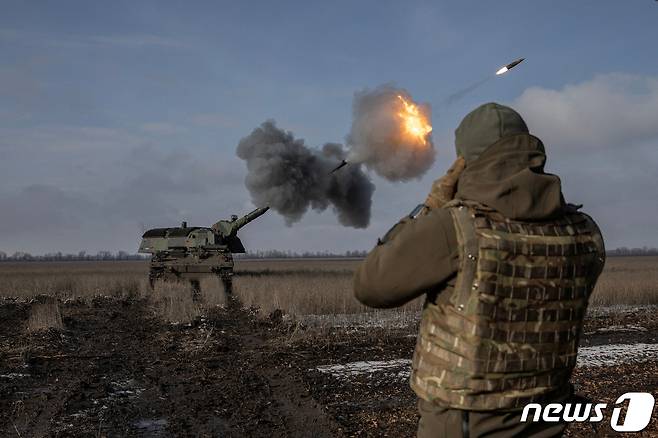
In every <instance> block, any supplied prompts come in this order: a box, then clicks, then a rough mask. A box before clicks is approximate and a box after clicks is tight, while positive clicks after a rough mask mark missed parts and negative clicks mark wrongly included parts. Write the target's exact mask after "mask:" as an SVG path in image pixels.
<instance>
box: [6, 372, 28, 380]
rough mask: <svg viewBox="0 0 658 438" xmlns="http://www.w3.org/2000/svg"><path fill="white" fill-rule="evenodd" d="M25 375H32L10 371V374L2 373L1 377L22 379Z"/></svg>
mask: <svg viewBox="0 0 658 438" xmlns="http://www.w3.org/2000/svg"><path fill="white" fill-rule="evenodd" d="M24 377H30V375H29V374H23V373H9V374H0V379H9V380H13V379H22V378H24Z"/></svg>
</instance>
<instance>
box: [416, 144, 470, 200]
mask: <svg viewBox="0 0 658 438" xmlns="http://www.w3.org/2000/svg"><path fill="white" fill-rule="evenodd" d="M464 167H466V161H465V160H464V158H463V157H457V159H456V160H455V162H454V163H453V164H452V166H450V169H448V171H447V172H446V174H445V175H443V176H442V177H441V178H439V179H437V180H436V181H434V183H433V184H432V189H431V190H430V193H429V195H427V199H425V205H426V206H427V207H428V208H429V209H433V208H441V207H442V206H444V205H445V204H447V203H448V202H450V201H451V200H452V198H454V196H455V188H456V185H457V180H458V179H459V175H461V173H462V172H463V170H464Z"/></svg>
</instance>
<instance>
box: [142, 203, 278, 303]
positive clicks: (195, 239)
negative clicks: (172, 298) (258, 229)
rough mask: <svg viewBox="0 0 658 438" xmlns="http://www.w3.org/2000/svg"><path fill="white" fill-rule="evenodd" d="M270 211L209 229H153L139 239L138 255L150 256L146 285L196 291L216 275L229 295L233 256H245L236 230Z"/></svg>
mask: <svg viewBox="0 0 658 438" xmlns="http://www.w3.org/2000/svg"><path fill="white" fill-rule="evenodd" d="M268 209H269V207H262V208H257V209H255V210H254V211H252V212H250V213H248V214H246V215H244V216H242V217H240V218H239V217H238V216H236V215H233V216H231V219H230V220H220V221H218V222H216V223H215V224H214V225H213V226H212V227H211V228H206V227H188V226H187V222H183V223H182V224H181V226H180V227H173V228H154V229H151V230H148V231H146V232H145V233H144V235H143V236H142V243H141V244H140V246H139V252H140V253H149V254H151V266H150V270H149V282H150V283H151V286H153V284H154V282H155V281H156V280H189V281H191V282H192V285H193V287H194V288H195V289H197V290H198V288H199V284H200V283H199V282H200V280H201V279H202V278H204V277H208V276H212V275H216V276H218V277H219V278H220V279H221V280H222V282H223V283H224V288H225V290H226V292H227V293H230V292H231V289H232V282H231V278H232V276H233V254H235V253H244V252H245V249H244V246H243V245H242V241H241V240H240V238H239V237H238V236H237V232H238V230H240V228H242V227H244V226H245V225H247V224H248V223H249V222H251V221H253V220H254V219H256V218H258V217H260V216H261V215H263V214H264V213H265V212H266V211H267V210H268Z"/></svg>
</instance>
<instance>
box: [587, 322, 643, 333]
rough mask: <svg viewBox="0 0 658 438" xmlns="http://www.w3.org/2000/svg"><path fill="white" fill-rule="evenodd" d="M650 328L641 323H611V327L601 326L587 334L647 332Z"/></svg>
mask: <svg viewBox="0 0 658 438" xmlns="http://www.w3.org/2000/svg"><path fill="white" fill-rule="evenodd" d="M646 331H648V329H647V328H646V327H642V326H641V325H632V324H630V325H611V326H610V327H601V328H599V329H596V330H594V331H592V332H587V333H585V334H586V335H593V334H595V333H610V332H617V333H621V332H633V333H634V332H646Z"/></svg>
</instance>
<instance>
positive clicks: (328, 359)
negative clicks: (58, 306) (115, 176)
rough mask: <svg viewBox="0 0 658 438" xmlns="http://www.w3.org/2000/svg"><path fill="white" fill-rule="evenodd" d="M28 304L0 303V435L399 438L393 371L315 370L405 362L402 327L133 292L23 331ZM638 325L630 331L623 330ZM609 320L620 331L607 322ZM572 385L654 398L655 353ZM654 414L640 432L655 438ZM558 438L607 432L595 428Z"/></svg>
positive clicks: (593, 336)
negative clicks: (176, 312) (192, 317)
mask: <svg viewBox="0 0 658 438" xmlns="http://www.w3.org/2000/svg"><path fill="white" fill-rule="evenodd" d="M29 307H30V304H28V303H26V302H19V301H12V300H9V299H5V300H3V301H1V302H0V436H3V437H5V436H7V437H9V436H16V437H41V436H55V437H56V436H94V437H115V436H201V437H206V436H207V437H210V436H213V437H243V436H256V437H259V436H262V437H279V436H290V437H310V436H313V437H329V436H332V437H333V436H373V437H375V436H377V437H379V436H391V437H402V436H413V435H414V432H415V428H416V423H417V421H418V418H417V416H416V412H415V397H414V395H413V393H412V392H411V390H410V389H409V387H408V383H407V378H406V375H405V374H404V372H398V371H394V372H373V373H368V372H366V373H361V374H358V375H354V376H352V377H350V378H341V377H336V375H332V374H331V373H327V372H321V371H320V370H318V367H320V368H321V369H322V367H323V366H330V365H332V364H346V363H353V362H358V361H390V360H395V359H401V358H405V359H408V358H410V357H411V353H412V351H413V347H414V342H415V339H414V337H413V336H409V331H408V330H407V331H404V330H400V331H395V330H393V331H391V330H383V329H376V328H368V329H364V330H359V329H336V330H334V331H328V330H324V331H323V332H321V333H315V332H313V333H311V332H305V331H304V330H303V329H300V328H299V327H298V326H296V325H294V324H289V323H287V322H285V321H281V318H280V315H279V314H273V315H271V316H270V317H269V318H258V317H257V316H256V312H254V311H251V310H248V309H243V308H241V307H240V306H239V305H238V304H236V303H234V302H232V303H231V304H229V305H228V306H227V307H226V308H216V309H214V310H212V311H211V312H210V313H209V314H208V315H206V316H205V317H204V318H202V319H200V320H199V321H198V322H197V323H195V324H192V325H185V326H181V325H171V324H168V323H165V322H163V321H161V320H160V319H159V318H158V317H157V315H156V314H155V313H154V312H153V311H152V309H151V308H150V307H149V305H148V303H147V302H146V301H144V300H137V299H115V298H112V299H110V298H97V299H94V300H92V301H89V302H86V301H82V300H80V301H68V302H66V303H65V304H63V305H62V315H63V319H64V326H65V328H64V330H63V331H48V332H43V333H38V334H30V333H28V332H27V331H26V321H27V318H28V315H29ZM655 317H656V312H655V310H654V311H637V312H630V313H627V314H625V315H621V316H620V315H616V314H604V315H600V316H598V317H592V318H590V319H589V320H588V322H587V326H586V329H585V331H586V333H587V335H586V336H585V339H584V341H583V345H586V346H596V345H603V344H608V343H635V342H644V343H658V321H657V320H656V318H655ZM639 326H641V327H642V330H635V329H633V328H632V327H639ZM609 327H627V329H620V330H612V331H611V330H608V328H609ZM574 382H575V384H576V385H577V388H578V389H579V391H580V392H581V393H583V394H584V395H587V396H589V397H591V398H593V399H595V400H600V401H603V402H607V403H612V402H614V400H615V399H616V397H618V396H619V395H621V394H623V393H624V392H627V391H646V392H653V393H654V394H656V389H657V388H658V361H656V360H655V359H652V360H649V361H645V362H643V363H627V364H621V365H620V364H614V365H608V366H588V367H580V368H578V369H577V370H576V372H575V376H574ZM657 416H658V412H656V411H654V418H653V421H652V423H651V424H650V425H649V427H648V428H647V429H646V432H644V433H643V434H642V435H641V436H658V432H657V431H658V427H657V425H658V419H657V418H656V417H657ZM568 435H569V436H607V435H611V436H612V433H611V430H610V429H609V427H606V426H605V424H602V425H601V426H599V427H598V429H596V430H594V429H593V428H592V427H591V426H589V425H575V426H573V427H572V428H571V429H570V430H569V432H568Z"/></svg>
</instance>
